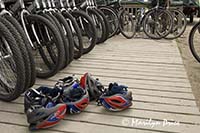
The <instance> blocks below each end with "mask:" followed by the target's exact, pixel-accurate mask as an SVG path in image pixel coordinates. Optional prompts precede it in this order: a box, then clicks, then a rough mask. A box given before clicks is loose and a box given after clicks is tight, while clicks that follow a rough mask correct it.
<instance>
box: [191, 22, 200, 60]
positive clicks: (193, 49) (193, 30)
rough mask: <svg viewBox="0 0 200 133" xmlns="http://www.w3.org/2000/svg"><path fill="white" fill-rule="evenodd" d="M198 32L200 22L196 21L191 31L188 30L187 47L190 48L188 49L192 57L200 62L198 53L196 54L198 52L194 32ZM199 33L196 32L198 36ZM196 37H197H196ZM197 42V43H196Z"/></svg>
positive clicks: (199, 30)
mask: <svg viewBox="0 0 200 133" xmlns="http://www.w3.org/2000/svg"><path fill="white" fill-rule="evenodd" d="M196 31H197V32H199V33H200V22H198V23H197V24H195V25H194V26H193V27H192V29H191V31H190V34H189V40H188V41H189V48H190V51H191V53H192V55H193V56H194V58H195V59H196V60H197V61H198V62H199V63H200V55H198V52H197V49H196V48H195V46H194V45H195V44H194V43H195V40H194V39H195V32H196ZM199 33H198V36H199ZM197 39H198V38H197ZM198 44H199V43H198Z"/></svg>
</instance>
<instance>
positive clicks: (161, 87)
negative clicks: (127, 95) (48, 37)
mask: <svg viewBox="0 0 200 133" xmlns="http://www.w3.org/2000/svg"><path fill="white" fill-rule="evenodd" d="M71 75H72V74H66V75H65V76H56V77H52V78H50V79H48V80H42V79H40V80H37V82H36V84H38V85H48V84H49V85H55V83H56V82H57V81H58V79H60V78H64V77H66V76H71ZM76 76H77V77H80V76H82V75H77V74H76ZM99 79H100V81H101V82H102V83H103V84H104V85H108V84H109V83H111V82H118V83H120V84H124V85H127V86H129V88H132V89H133V88H138V89H140V88H141V89H142V88H145V89H150V90H151V89H153V90H154V89H155V90H159V91H165V90H167V91H178V92H191V90H190V89H189V87H185V86H176V85H161V84H156V83H155V84H149V83H146V82H143V83H142V82H138V81H137V80H135V81H134V80H133V81H132V82H127V81H123V82H122V81H116V80H109V79H105V78H99Z"/></svg>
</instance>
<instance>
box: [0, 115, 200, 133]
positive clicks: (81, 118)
mask: <svg viewBox="0 0 200 133" xmlns="http://www.w3.org/2000/svg"><path fill="white" fill-rule="evenodd" d="M8 116H9V118H10V119H8ZM125 120H126V122H127V121H128V123H123V122H124V121H125ZM133 120H138V121H143V122H145V121H146V119H139V118H137V119H133V118H126V117H121V116H114V117H113V116H112V115H104V114H92V113H86V112H82V113H81V114H79V115H68V116H67V117H66V118H65V120H64V121H62V123H60V124H59V125H58V126H56V127H55V129H57V128H59V127H60V128H59V129H60V130H65V131H68V130H69V129H67V128H64V127H63V126H64V125H65V124H66V125H67V123H68V121H74V122H79V123H90V124H94V125H95V126H96V128H97V129H98V126H97V125H104V126H105V125H107V126H111V127H118V128H123V129H126V128H129V129H143V130H150V131H152V130H153V131H161V132H162V131H165V132H166V131H168V132H173V131H176V132H181V133H187V132H189V131H192V132H197V131H199V129H200V126H199V125H189V124H183V123H180V124H179V125H178V126H177V125H176V126H163V125H162V124H160V125H156V126H155V127H153V128H152V126H151V125H136V124H134V123H133V122H132V121H133ZM0 122H7V123H14V124H16V123H18V124H21V125H27V123H26V116H25V115H23V114H21V113H19V114H18V113H15V114H14V113H11V112H1V119H0ZM157 122H161V123H162V121H157ZM66 125H65V126H66ZM78 125H79V124H77V125H76V126H74V127H79V126H78ZM88 128H90V127H88ZM53 129H54V128H53ZM57 130H58V129H57ZM77 131H79V132H80V130H77V128H76V132H77ZM133 131H134V130H133Z"/></svg>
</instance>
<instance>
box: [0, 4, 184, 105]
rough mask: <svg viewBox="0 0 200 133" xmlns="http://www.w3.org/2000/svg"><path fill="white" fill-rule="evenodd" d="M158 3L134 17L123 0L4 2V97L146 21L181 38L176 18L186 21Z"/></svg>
mask: <svg viewBox="0 0 200 133" xmlns="http://www.w3.org/2000/svg"><path fill="white" fill-rule="evenodd" d="M158 5H159V3H158ZM158 5H157V6H156V7H155V8H152V9H151V10H149V11H148V12H147V13H145V14H144V15H142V10H140V13H141V14H140V15H141V16H140V17H139V15H136V17H133V15H132V14H130V13H129V12H127V11H126V10H125V9H124V8H123V7H122V6H121V5H120V2H119V0H117V1H115V2H112V3H109V4H106V5H98V6H97V2H96V0H76V1H75V0H0V9H1V14H0V15H1V17H0V33H1V34H0V43H1V45H0V46H1V47H0V61H1V63H0V70H1V73H0V99H1V100H5V101H11V100H14V99H16V98H17V97H19V96H20V94H21V93H23V92H24V91H25V90H27V88H30V87H31V86H33V85H34V83H35V79H36V77H38V78H49V77H51V76H53V75H55V74H56V73H57V72H59V70H61V69H64V68H65V67H67V66H68V65H69V64H70V63H71V62H72V61H73V59H78V58H80V57H81V56H82V54H87V53H88V52H90V51H91V50H92V49H93V48H94V47H95V45H96V44H99V43H103V42H105V41H106V40H107V39H108V38H111V37H112V36H114V35H116V34H119V33H122V35H124V36H125V37H126V38H129V39H130V38H132V37H133V36H134V35H135V32H136V31H137V30H136V29H138V26H140V24H143V30H144V32H145V33H146V35H147V36H149V37H150V38H154V39H160V38H163V37H166V36H167V35H168V34H169V33H173V34H174V36H175V35H176V37H178V36H180V35H181V34H182V31H180V30H179V28H180V26H177V23H176V21H175V20H177V21H178V20H181V23H182V20H184V19H178V18H177V17H173V18H177V19H173V20H174V22H172V13H171V14H170V13H169V11H168V10H166V9H164V8H158ZM173 11H174V13H173V14H174V15H177V14H176V13H177V12H178V13H179V11H178V10H173ZM176 11H177V12H176ZM138 13H139V12H138ZM167 15H168V17H169V19H168V17H167ZM142 16H144V17H142ZM178 16H180V15H178ZM163 18H165V21H163ZM136 20H137V21H136ZM168 22H170V23H168ZM178 23H179V22H178ZM175 24H176V25H175ZM184 24H185V21H184ZM172 25H173V26H172ZM170 27H173V28H170ZM181 27H183V26H181ZM172 29H173V30H172ZM182 29H184V28H182ZM175 33H176V34H175ZM177 33H178V34H179V35H177Z"/></svg>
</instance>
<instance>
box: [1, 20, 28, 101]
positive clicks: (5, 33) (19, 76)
mask: <svg viewBox="0 0 200 133" xmlns="http://www.w3.org/2000/svg"><path fill="white" fill-rule="evenodd" d="M0 36H1V38H2V37H3V38H4V39H5V40H6V42H7V44H8V45H9V49H10V50H11V51H12V55H13V61H14V63H15V64H12V65H15V67H16V70H14V71H13V73H14V72H15V73H16V83H15V86H14V87H13V88H12V89H14V90H13V92H12V93H10V94H5V92H4V93H3V94H2V93H0V99H1V100H3V101H12V100H15V99H16V98H18V97H19V96H20V94H21V93H22V92H23V90H24V84H25V72H24V62H23V57H22V54H21V52H20V49H19V48H18V45H17V42H16V41H15V39H14V37H13V36H12V34H11V33H10V31H9V30H8V29H7V28H6V27H5V25H4V24H3V23H1V22H0ZM1 50H2V49H1ZM2 64H3V63H0V66H2ZM10 65H11V64H10ZM1 68H2V67H1ZM12 69H13V68H12ZM1 71H2V72H5V71H3V70H1ZM6 77H7V76H6ZM1 82H2V81H1ZM0 87H2V85H1V86H0ZM3 87H9V86H3Z"/></svg>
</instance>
